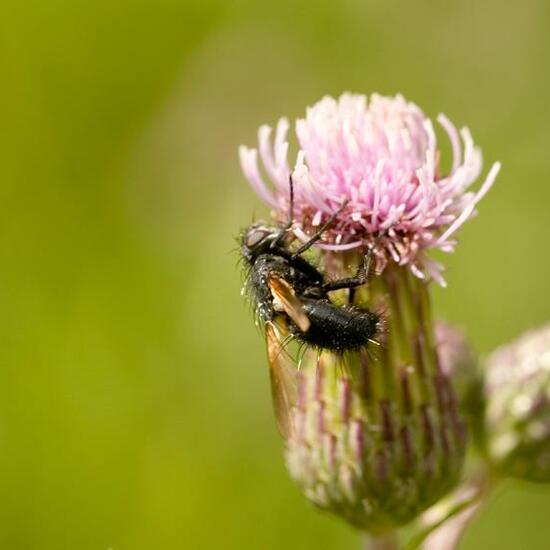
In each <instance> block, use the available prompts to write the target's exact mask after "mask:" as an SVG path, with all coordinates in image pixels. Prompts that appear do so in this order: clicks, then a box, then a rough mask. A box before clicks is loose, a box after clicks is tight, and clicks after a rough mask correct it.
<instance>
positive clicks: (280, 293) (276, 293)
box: [268, 275, 311, 332]
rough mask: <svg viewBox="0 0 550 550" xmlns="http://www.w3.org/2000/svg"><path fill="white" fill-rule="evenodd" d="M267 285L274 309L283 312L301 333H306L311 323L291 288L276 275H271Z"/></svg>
mask: <svg viewBox="0 0 550 550" xmlns="http://www.w3.org/2000/svg"><path fill="white" fill-rule="evenodd" d="M268 284H269V288H270V290H271V294H272V295H273V300H274V307H278V308H279V309H280V310H281V311H284V312H285V313H286V314H287V315H288V316H289V317H290V318H291V319H292V320H293V321H294V322H295V323H296V326H297V327H298V328H299V329H300V330H301V331H302V332H307V330H308V329H309V326H310V324H311V323H310V321H309V319H308V316H307V315H306V312H305V311H304V307H303V306H302V302H300V300H299V298H298V297H297V296H296V293H295V292H294V289H293V288H292V286H291V285H290V284H289V283H288V282H287V281H285V279H283V278H282V277H278V276H277V275H271V276H270V277H269V283H268Z"/></svg>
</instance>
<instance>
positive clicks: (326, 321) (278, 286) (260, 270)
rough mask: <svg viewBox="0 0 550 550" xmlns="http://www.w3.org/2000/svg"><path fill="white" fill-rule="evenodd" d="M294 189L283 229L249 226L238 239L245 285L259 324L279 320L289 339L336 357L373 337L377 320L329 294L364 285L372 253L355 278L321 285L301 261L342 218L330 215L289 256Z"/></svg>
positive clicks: (315, 271)
mask: <svg viewBox="0 0 550 550" xmlns="http://www.w3.org/2000/svg"><path fill="white" fill-rule="evenodd" d="M292 206H293V187H292V180H291V181H290V221H289V222H288V223H287V224H286V225H285V226H283V227H282V228H274V227H267V226H263V225H260V224H253V225H251V226H250V227H249V228H248V229H247V230H246V231H245V232H244V233H243V235H242V237H241V253H242V256H243V258H244V260H245V262H246V263H247V264H248V267H249V274H248V281H247V285H248V288H249V290H250V293H251V295H252V298H253V300H254V302H255V305H256V312H257V314H258V316H259V318H260V321H261V322H262V323H263V324H266V325H267V324H269V323H272V322H273V320H274V319H275V318H276V317H280V316H283V317H284V318H285V319H286V321H287V325H288V328H289V330H290V333H291V334H292V335H293V336H294V337H295V338H296V339H297V340H299V341H301V342H303V343H305V344H309V345H312V346H315V347H317V348H320V349H326V350H330V351H333V352H336V353H344V352H346V351H355V350H359V349H362V348H364V347H366V346H367V345H368V344H369V342H372V341H373V338H374V337H375V336H376V334H377V331H378V327H379V321H380V318H379V316H378V315H377V314H376V313H373V312H372V311H369V310H368V309H364V308H359V307H356V306H352V305H343V306H339V305H336V304H334V303H332V302H331V300H330V299H329V292H331V291H334V290H339V289H346V288H347V289H353V288H356V287H358V286H361V285H364V284H365V283H366V282H367V278H368V274H369V267H370V262H371V257H372V251H371V250H369V252H368V253H367V254H366V255H365V258H364V261H363V263H362V265H361V266H360V268H359V269H358V271H357V274H356V275H355V277H349V278H344V279H339V280H336V281H327V280H325V277H324V275H323V274H322V273H321V272H320V271H319V270H318V269H317V268H316V267H315V266H313V265H312V264H311V263H309V262H308V261H307V260H306V259H305V258H303V257H302V256H301V254H303V253H304V252H305V251H307V250H308V249H309V248H311V246H312V245H313V244H315V243H316V242H317V241H318V240H320V239H321V237H322V234H323V232H324V231H325V230H326V229H328V228H329V227H330V225H331V224H332V223H333V222H334V221H335V219H336V217H337V216H338V215H339V214H340V212H341V209H343V208H344V207H345V203H344V205H343V206H342V207H341V209H340V210H339V211H337V212H336V213H334V214H333V215H332V216H331V217H330V218H329V219H328V220H327V221H326V223H325V224H324V225H323V226H321V227H320V228H319V230H318V231H317V233H315V235H313V236H312V237H311V238H310V239H309V240H308V241H307V242H306V243H304V244H302V245H301V246H300V247H299V248H297V249H296V250H291V249H290V248H289V247H288V246H287V245H286V243H285V237H286V234H287V231H288V230H289V229H290V227H291V225H292V221H293V220H292Z"/></svg>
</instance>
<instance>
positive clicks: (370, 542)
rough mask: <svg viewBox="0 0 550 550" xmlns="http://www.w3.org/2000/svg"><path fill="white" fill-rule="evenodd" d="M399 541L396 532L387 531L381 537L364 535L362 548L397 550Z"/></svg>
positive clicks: (369, 549) (366, 549) (368, 549)
mask: <svg viewBox="0 0 550 550" xmlns="http://www.w3.org/2000/svg"><path fill="white" fill-rule="evenodd" d="M398 549H399V543H398V538H397V534H396V533H395V532H393V533H388V534H387V535H384V536H382V537H377V538H374V537H371V536H369V535H367V536H366V537H365V543H364V545H363V550H398Z"/></svg>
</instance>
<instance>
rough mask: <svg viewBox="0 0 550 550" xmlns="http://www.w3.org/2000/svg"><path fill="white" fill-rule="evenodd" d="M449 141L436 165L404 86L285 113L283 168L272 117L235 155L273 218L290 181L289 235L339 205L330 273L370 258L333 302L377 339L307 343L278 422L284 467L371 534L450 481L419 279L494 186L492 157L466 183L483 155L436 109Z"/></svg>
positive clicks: (432, 274)
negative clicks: (364, 318)
mask: <svg viewBox="0 0 550 550" xmlns="http://www.w3.org/2000/svg"><path fill="white" fill-rule="evenodd" d="M438 120H439V122H440V123H441V125H442V126H443V128H444V130H445V131H446V132H447V134H448V136H449V138H450V140H451V146H452V150H453V161H452V166H451V169H450V172H449V174H447V175H443V174H441V170H440V167H439V152H438V150H437V142H436V137H435V132H434V129H433V125H432V123H431V121H430V120H429V119H428V118H427V117H426V116H425V115H424V114H423V113H422V111H421V110H420V109H419V108H418V107H417V106H416V105H414V104H413V103H409V102H407V101H406V100H405V99H404V98H403V97H401V96H396V97H389V98H388V97H382V96H378V95H373V96H372V97H371V100H370V103H368V102H367V99H366V97H365V96H361V95H351V94H344V95H342V96H341V97H340V98H339V99H337V100H336V99H333V98H331V97H325V98H323V99H322V100H321V101H320V102H318V103H317V104H316V105H314V106H313V107H311V108H310V109H308V111H307V115H306V118H305V119H300V120H298V121H297V122H296V134H297V137H298V141H299V145H300V150H299V152H298V155H297V159H296V162H295V164H294V166H293V167H292V169H291V168H290V167H289V164H288V160H287V157H288V143H287V141H286V135H287V132H288V128H289V124H288V122H287V120H286V119H281V120H280V122H279V124H278V126H277V131H276V135H275V140H274V144H273V145H272V144H271V142H270V133H271V129H270V128H269V127H267V126H262V127H261V128H260V131H259V153H260V157H261V159H262V161H263V165H264V168H265V171H266V173H267V175H268V176H269V177H270V179H271V181H272V183H273V185H272V186H268V185H267V184H266V183H265V181H264V179H263V177H262V175H261V174H260V170H259V166H258V151H257V150H256V149H249V148H247V147H244V146H242V147H241V149H240V158H241V164H242V168H243V171H244V174H245V176H246V178H247V179H248V180H249V182H250V184H251V186H252V187H253V189H254V190H255V191H256V193H257V194H258V195H259V196H260V198H262V200H263V201H264V202H266V203H267V204H268V205H269V206H270V207H271V208H272V216H273V218H274V219H275V220H276V221H277V222H278V223H284V222H286V221H287V220H288V218H289V215H290V201H289V177H290V176H292V181H293V184H294V185H293V189H294V210H293V218H294V219H293V224H292V227H291V231H292V232H293V235H294V237H295V239H297V240H301V241H305V240H307V239H308V235H311V234H312V233H315V232H316V231H317V230H318V229H319V227H320V226H321V225H323V224H324V223H325V222H326V221H327V220H328V219H329V218H330V217H331V216H333V215H334V213H335V212H337V216H336V219H335V221H334V223H333V224H331V226H330V227H329V228H327V230H326V231H325V232H324V234H323V239H322V242H321V243H320V244H319V245H318V247H317V249H318V260H319V263H320V264H321V266H322V268H323V269H324V272H325V273H326V275H327V277H329V278H339V277H346V276H350V275H351V274H353V273H355V271H356V270H357V266H358V265H360V264H361V262H362V261H363V257H364V255H365V253H366V250H367V249H370V250H372V251H373V253H374V255H375V258H376V272H377V274H378V276H376V277H373V278H372V279H371V280H370V281H369V284H368V285H364V286H362V287H360V288H359V289H357V290H356V291H355V292H353V293H352V292H348V291H347V290H342V291H337V292H336V293H335V296H333V301H334V302H335V303H346V302H350V303H352V304H353V305H356V306H359V307H363V308H369V309H371V310H375V311H380V312H383V325H384V328H383V329H381V330H380V332H379V334H378V335H377V337H378V340H379V344H380V345H379V346H378V347H376V346H372V347H370V348H369V349H368V350H361V351H359V352H357V353H355V352H354V353H348V354H345V355H344V356H338V355H335V354H333V353H330V352H327V351H326V350H325V351H319V350H314V349H311V348H306V351H305V354H304V356H303V359H302V361H301V362H300V366H301V368H300V370H297V369H296V370H295V373H294V375H295V379H296V380H295V381H296V385H297V389H298V391H297V397H296V399H295V400H294V401H293V402H292V403H291V409H292V413H291V414H292V417H293V418H292V425H293V429H292V430H291V431H290V432H289V433H288V434H287V441H286V458H287V465H288V468H289V471H290V473H291V476H292V477H293V478H294V479H295V480H296V482H297V483H298V485H299V486H300V487H301V488H302V490H303V492H304V494H305V495H306V497H307V498H308V499H309V500H311V501H312V502H313V503H314V504H316V505H317V506H319V507H320V508H323V509H325V510H328V511H331V512H333V513H335V514H337V515H339V516H341V517H342V518H344V519H346V520H347V521H348V522H350V523H351V524H353V525H355V526H357V527H359V528H361V529H363V530H366V531H368V532H370V533H373V534H375V535H382V534H384V533H388V532H391V531H393V530H394V529H395V528H396V527H397V526H399V525H402V524H404V523H407V522H409V521H410V520H412V519H413V518H415V517H416V516H418V514H420V513H421V512H422V511H424V510H425V509H426V508H428V507H429V506H430V505H432V504H433V503H434V502H435V501H437V500H438V499H439V498H440V497H441V496H442V495H443V494H445V493H446V492H447V491H448V490H450V489H451V488H452V487H453V486H454V484H455V483H456V481H457V480H458V478H459V476H460V472H461V467H462V463H463V459H464V452H465V446H466V433H465V424H464V421H463V419H462V417H461V415H460V412H459V408H458V400H457V398H456V395H455V392H454V390H453V387H452V384H451V380H450V377H449V375H448V373H447V372H446V371H445V369H443V368H442V366H441V359H442V357H440V356H439V355H438V353H437V342H436V338H435V335H434V329H433V324H432V320H431V306H430V296H429V284H428V283H429V281H430V280H436V281H438V282H439V283H440V284H444V281H443V278H442V276H441V270H442V268H441V266H439V265H438V264H437V263H435V262H434V261H433V260H432V259H431V258H429V257H428V254H427V252H428V251H429V250H430V249H434V248H435V249H440V250H443V251H446V252H449V251H451V250H453V248H454V245H455V241H454V235H455V233H456V231H457V229H458V228H459V227H460V226H461V225H462V224H463V223H464V222H465V221H466V220H467V219H469V218H470V217H471V216H472V215H473V214H474V212H475V207H476V205H477V204H478V202H479V201H480V200H481V198H482V197H483V196H484V195H485V194H486V192H487V191H488V190H489V188H490V187H491V185H492V184H493V182H494V180H495V177H496V175H497V172H498V170H499V167H500V165H499V164H498V163H497V164H495V165H493V167H492V169H491V170H490V171H489V174H488V176H487V178H486V179H485V181H484V182H483V183H482V184H481V186H480V187H479V189H478V191H476V192H471V191H469V190H468V189H469V186H470V185H471V184H472V183H473V182H474V181H475V180H476V178H477V177H478V175H479V173H480V170H481V155H480V152H479V150H478V149H476V148H475V147H474V144H473V141H472V138H471V136H470V133H469V131H468V130H467V129H465V128H464V129H462V130H461V132H460V135H461V137H462V141H463V143H464V151H463V152H462V150H461V144H460V138H459V133H458V132H457V130H456V129H455V127H454V126H453V125H452V123H451V122H450V121H449V120H448V119H447V118H445V117H444V116H442V115H440V116H439V118H438Z"/></svg>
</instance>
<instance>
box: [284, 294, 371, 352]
mask: <svg viewBox="0 0 550 550" xmlns="http://www.w3.org/2000/svg"><path fill="white" fill-rule="evenodd" d="M303 306H304V310H305V313H306V315H307V316H308V318H309V320H310V323H311V324H310V327H309V329H308V330H307V331H305V332H302V331H301V330H299V329H298V327H296V326H295V325H293V324H291V325H290V329H291V332H292V333H293V334H294V335H295V336H296V338H297V339H299V340H301V341H303V342H306V343H308V344H311V345H313V346H317V347H319V348H324V349H329V350H332V351H336V352H340V353H343V352H345V351H353V350H359V349H361V348H364V347H366V346H367V345H368V343H369V340H372V339H373V338H375V337H376V335H377V332H378V323H379V320H380V318H379V316H378V315H377V314H375V313H373V312H371V311H369V310H368V309H361V308H358V307H355V306H336V305H334V304H332V303H331V302H329V301H328V300H305V301H304V302H303Z"/></svg>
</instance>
